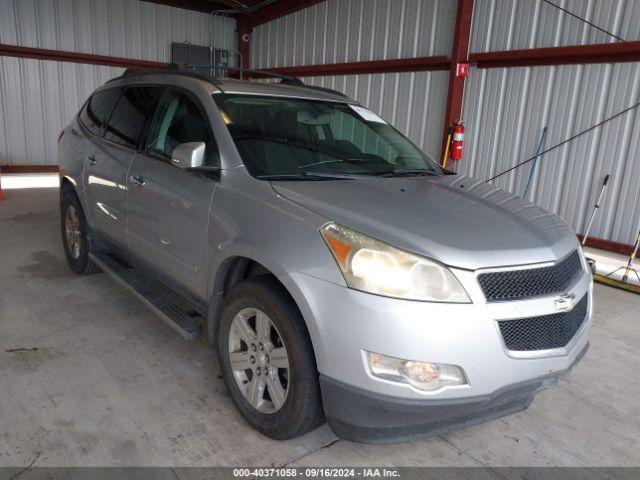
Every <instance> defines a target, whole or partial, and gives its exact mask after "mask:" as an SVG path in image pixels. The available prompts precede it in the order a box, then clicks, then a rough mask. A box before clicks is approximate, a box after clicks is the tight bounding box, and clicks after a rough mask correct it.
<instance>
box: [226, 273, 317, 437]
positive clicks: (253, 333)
mask: <svg viewBox="0 0 640 480" xmlns="http://www.w3.org/2000/svg"><path fill="white" fill-rule="evenodd" d="M217 349H218V360H219V362H220V366H221V369H222V375H223V378H224V381H225V383H226V385H227V388H228V389H229V391H230V392H231V396H232V398H233V400H234V402H235V404H236V406H237V408H238V410H239V411H240V413H241V414H242V416H243V417H244V418H245V420H246V421H247V422H248V423H249V424H250V425H251V426H252V427H253V428H255V429H256V430H258V431H259V432H261V433H263V434H264V435H267V436H268V437H271V438H275V439H278V440H284V439H288V438H293V437H297V436H300V435H302V434H304V433H306V432H308V431H309V430H312V429H313V428H315V427H317V426H318V425H319V424H320V423H321V422H322V420H323V418H324V412H323V410H322V401H321V396H320V386H319V384H318V371H317V369H316V364H315V356H314V353H313V348H312V346H311V341H310V339H309V335H308V333H307V331H306V328H305V326H304V321H303V319H302V316H301V315H300V312H299V311H298V308H297V306H296V305H295V304H294V303H293V301H292V300H291V298H290V297H289V296H288V295H287V294H286V292H285V291H284V290H283V289H282V287H280V286H279V285H277V284H276V283H275V282H270V281H268V280H245V281H243V282H241V283H239V284H238V285H236V286H235V287H234V288H233V289H232V290H231V292H230V293H229V294H228V295H227V296H226V297H225V300H224V304H223V307H222V313H221V317H220V323H219V325H218V334H217Z"/></svg>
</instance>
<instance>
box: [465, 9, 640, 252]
mask: <svg viewBox="0 0 640 480" xmlns="http://www.w3.org/2000/svg"><path fill="white" fill-rule="evenodd" d="M558 4H559V5H561V6H562V7H563V8H566V9H568V10H569V11H572V12H574V13H576V14H577V15H580V16H583V17H585V18H586V19H588V20H589V21H591V22H593V23H595V24H596V25H598V26H600V27H602V28H604V29H605V30H608V31H611V32H612V33H614V34H616V35H618V36H621V37H622V38H624V39H626V40H638V39H639V38H640V2H638V1H635V0H627V1H625V0H572V1H566V0H565V1H561V0H558ZM609 41H612V39H611V37H608V36H607V35H606V34H604V33H602V32H599V31H598V30H597V29H594V28H593V27H590V26H589V25H587V24H585V23H584V22H581V21H579V20H577V19H575V18H573V17H571V16H569V15H567V14H565V13H563V12H561V11H560V10H558V9H556V8H554V7H552V6H549V5H548V4H546V3H544V2H542V1H541V0H518V1H516V0H476V6H475V11H474V22H473V34H472V51H495V50H509V49H521V48H533V47H549V46H564V45H575V44H588V43H598V42H599V43H605V42H609ZM613 41H615V40H613ZM465 88H466V89H465V98H464V111H463V117H464V119H465V122H466V125H467V130H466V132H467V136H466V140H467V143H466V151H467V154H466V158H465V160H463V161H462V162H460V163H459V165H456V169H457V170H458V171H460V172H462V173H468V174H471V175H474V176H475V177H477V178H480V179H485V178H490V177H491V176H493V175H495V174H496V173H498V172H502V171H504V170H505V169H507V168H509V167H510V166H512V165H514V164H516V163H517V162H520V161H522V160H525V159H527V158H529V157H532V156H533V155H534V154H535V151H536V147H537V145H538V142H539V139H540V135H541V133H542V129H543V127H544V126H547V127H548V134H547V138H546V146H547V147H550V146H552V145H555V144H557V143H559V142H561V141H563V140H565V139H567V138H569V137H571V136H572V135H573V134H575V133H577V132H580V131H582V130H584V129H586V128H589V127H590V126H592V125H595V124H597V123H598V122H600V121H602V120H604V119H605V118H607V117H609V116H611V115H614V114H615V113H617V112H619V111H621V110H624V109H625V108H626V107H629V106H631V105H633V104H635V103H637V102H638V101H640V64H638V63H624V64H603V65H564V66H557V67H527V68H511V69H488V70H480V69H472V70H471V73H470V75H469V78H468V79H467V83H466V87H465ZM639 154H640V115H638V114H637V112H636V111H632V112H630V113H628V114H626V115H625V116H623V117H620V118H618V119H616V120H613V121H611V122H610V123H608V124H606V125H605V126H604V127H602V128H598V129H596V130H594V131H593V132H591V133H588V134H586V135H584V136H582V137H581V138H579V139H577V140H575V141H573V142H571V143H569V144H566V145H565V146H563V147H560V148H558V149H557V150H555V151H553V152H550V153H549V154H547V155H545V156H544V157H543V159H542V160H540V161H539V162H538V165H537V168H536V171H535V175H534V177H533V180H532V185H531V187H530V188H529V193H528V195H527V198H528V199H529V200H531V201H533V202H535V203H537V204H539V205H541V206H542V207H544V208H546V209H548V210H550V211H552V212H554V213H557V214H558V215H560V216H561V217H563V218H564V219H566V220H567V221H568V222H569V224H570V225H571V226H572V227H573V228H574V229H575V230H576V231H577V232H583V231H584V229H585V228H586V224H587V222H588V219H589V216H590V215H591V211H592V209H593V204H594V203H595V199H596V197H597V194H598V192H599V188H600V185H601V183H602V180H603V178H604V176H605V175H606V174H607V173H609V174H611V180H610V183H609V188H608V191H607V194H606V197H605V199H604V202H603V206H602V208H601V209H600V211H599V213H598V216H597V217H596V221H595V223H594V226H593V230H592V232H591V235H592V236H595V237H599V238H604V239H609V240H613V241H617V242H622V243H627V244H631V243H633V240H634V237H635V234H636V233H637V227H638V222H639V221H640V161H639V160H638V158H639ZM529 172H530V168H529V166H526V167H523V168H520V169H519V170H517V171H515V172H513V173H510V174H507V175H504V176H502V177H501V178H500V179H498V180H496V184H497V185H498V186H500V187H502V188H504V189H506V190H509V191H511V192H513V193H515V194H519V195H521V194H522V193H523V191H524V188H525V185H526V182H527V179H528V176H529Z"/></svg>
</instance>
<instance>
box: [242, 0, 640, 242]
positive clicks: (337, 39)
mask: <svg viewBox="0 0 640 480" xmlns="http://www.w3.org/2000/svg"><path fill="white" fill-rule="evenodd" d="M556 1H557V3H558V4H559V5H560V6H561V7H563V8H566V9H567V10H569V11H571V12H574V13H575V14H576V15H579V16H582V17H585V18H586V19H588V20H589V21H591V22H593V23H595V24H597V25H599V26H600V27H602V28H604V29H605V30H608V31H612V32H613V33H614V34H616V35H619V36H621V37H623V38H624V39H626V40H637V39H639V38H640V1H637V0H556ZM456 5H457V4H456V2H455V1H454V0H440V1H438V0H349V1H340V0H329V1H327V2H324V3H321V4H318V5H316V6H314V7H312V8H308V9H305V10H301V11H299V12H297V13H295V14H292V15H289V16H287V17H284V18H281V19H279V20H276V21H274V22H270V23H268V24H265V25H263V26H261V27H259V28H258V29H256V31H255V32H254V36H253V41H252V65H253V66H254V67H256V68H261V67H281V66H291V65H309V64H321V63H335V62H344V61H356V60H378V59H386V58H401V57H413V56H423V55H449V54H450V52H451V35H452V32H453V27H454V23H455V14H456ZM610 41H615V40H613V39H612V38H611V37H609V36H608V35H606V34H605V33H603V32H600V31H598V30H597V29H595V28H593V27H590V26H588V25H587V24H585V23H584V22H582V21H580V20H578V19H576V18H573V17H571V16H570V15H568V14H566V13H564V12H562V11H561V10H558V9H557V8H554V7H552V6H550V5H548V4H546V3H544V2H542V0H476V4H475V9H474V20H473V31H472V37H471V51H473V52H481V51H497V50H512V49H525V48H536V47H550V46H562V45H576V44H588V43H605V42H610ZM447 78H448V73H447V72H430V73H429V72H425V73H414V74H411V73H402V74H380V75H359V76H343V77H324V78H313V79H307V80H306V81H309V82H310V83H312V84H315V85H320V86H325V87H330V88H337V89H339V90H342V91H344V92H345V93H346V94H347V95H349V96H351V97H353V98H356V99H357V100H358V101H360V102H361V103H363V104H365V105H368V106H369V107H370V108H372V109H373V110H374V111H376V112H378V113H379V114H380V115H381V116H383V117H384V118H386V119H387V120H389V121H390V122H392V123H394V124H395V125H397V126H398V128H399V129H400V130H402V131H403V132H404V133H405V134H407V135H408V136H409V138H411V139H412V140H413V141H414V142H416V143H417V144H418V145H420V146H421V147H422V148H423V149H424V150H425V151H426V152H427V153H429V154H430V155H432V156H435V157H438V156H439V155H440V132H441V128H442V124H443V115H444V105H445V99H446V94H447ZM639 97H640V65H639V64H635V63H633V64H618V65H586V66H585V65H572V66H559V67H535V68H514V69H491V70H478V69H474V68H472V70H471V73H470V76H469V78H468V79H467V85H466V92H465V100H464V112H463V117H464V120H465V122H466V126H467V136H466V139H467V143H466V146H465V150H466V155H465V159H464V160H463V161H462V162H460V163H459V164H457V165H456V166H455V168H456V169H457V170H459V171H460V172H461V173H468V174H471V175H474V176H476V177H478V178H480V179H487V178H489V177H491V176H492V175H494V174H495V173H498V172H500V171H503V170H504V169H506V168H508V167H509V166H511V165H513V164H515V163H517V162H518V161H522V160H524V159H526V158H528V157H530V156H533V154H534V153H535V149H536V146H537V143H538V141H539V138H540V134H541V132H542V128H543V127H544V126H545V125H547V126H548V128H549V132H548V136H547V140H546V145H547V146H551V145H553V144H555V143H558V142H560V141H562V140H564V139H565V138H568V137H570V136H571V135H572V134H574V133H576V132H578V131H580V130H583V129H585V128H588V127H590V126H591V125H594V124H596V123H598V122H599V121H601V120H603V119H604V118H606V117H608V116H610V115H612V114H614V113H616V112H618V111H620V110H622V109H624V108H625V107H627V106H629V105H632V104H634V103H636V102H638V101H639ZM639 130H640V115H637V113H636V112H635V111H634V112H632V113H630V114H628V115H626V116H624V117H622V118H619V119H617V120H615V121H613V122H611V123H610V124H608V125H606V126H605V127H604V128H600V129H597V130H596V131H594V132H593V133H589V134H587V135H585V136H584V137H582V138H581V139H579V140H577V141H575V142H572V143H570V144H568V145H566V146H565V147H562V148H560V149H558V150H556V151H554V152H552V153H550V154H548V155H546V156H545V158H544V160H541V161H540V162H539V163H538V168H537V170H536V174H535V176H534V179H533V182H532V187H531V188H530V191H529V195H528V198H529V199H530V200H532V201H534V202H536V203H538V204H540V205H542V206H543V207H544V208H547V209H549V210H551V211H553V212H555V213H557V214H559V215H561V216H562V217H563V218H565V219H566V220H567V221H568V222H569V223H570V224H571V226H572V227H573V228H574V229H575V230H576V231H578V232H581V231H583V230H584V228H585V227H586V223H587V221H588V218H589V215H590V214H591V210H592V208H593V203H594V201H595V197H596V196H597V193H598V188H599V185H600V184H601V182H602V179H603V177H604V175H605V174H606V173H610V174H611V182H610V184H609V189H608V191H607V195H606V198H605V201H604V205H603V208H602V209H601V210H600V212H599V215H598V217H597V219H596V222H595V224H594V229H593V231H592V235H594V236H597V237H600V238H605V239H610V240H614V241H618V242H623V243H633V238H634V235H635V233H636V232H637V224H638V221H639V219H640V161H638V155H639V154H640V135H639V134H640V131H639ZM528 175H529V168H528V167H526V168H522V169H520V170H518V171H517V172H516V173H514V174H509V175H505V176H503V177H501V178H500V179H499V180H498V181H497V182H496V183H497V184H498V185H499V186H501V187H502V188H505V189H507V190H509V191H511V192H514V193H516V194H521V193H522V191H523V190H524V185H525V183H526V180H527V177H528Z"/></svg>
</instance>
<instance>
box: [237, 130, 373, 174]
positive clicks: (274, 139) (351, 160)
mask: <svg viewBox="0 0 640 480" xmlns="http://www.w3.org/2000/svg"><path fill="white" fill-rule="evenodd" d="M233 139H234V140H264V141H266V142H273V143H279V144H281V145H289V146H291V147H297V148H302V149H304V150H309V151H310V152H314V153H322V154H324V155H329V156H330V157H333V158H336V159H338V160H340V161H343V162H347V163H362V160H360V159H354V158H349V157H346V156H344V155H340V154H339V153H337V152H334V151H331V150H325V149H324V148H317V147H314V146H313V145H308V144H305V143H299V142H294V141H291V140H288V139H286V138H281V137H274V136H271V135H260V134H257V133H256V134H253V133H246V134H244V133H243V134H239V135H235V136H233ZM312 165H315V164H313V163H312V164H309V165H303V166H301V167H300V168H304V167H308V166H312Z"/></svg>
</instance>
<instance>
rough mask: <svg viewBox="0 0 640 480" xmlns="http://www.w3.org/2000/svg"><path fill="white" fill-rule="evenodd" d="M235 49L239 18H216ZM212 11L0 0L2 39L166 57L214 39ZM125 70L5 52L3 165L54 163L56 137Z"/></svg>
mask: <svg viewBox="0 0 640 480" xmlns="http://www.w3.org/2000/svg"><path fill="white" fill-rule="evenodd" d="M215 22H216V23H215V24H214V32H215V36H214V41H215V44H216V46H221V47H222V48H231V49H235V43H236V40H235V32H234V31H235V20H231V19H225V20H221V19H216V20H215ZM209 36H210V34H209V16H208V15H206V14H203V13H199V12H193V11H188V10H182V9H178V8H171V7H165V6H161V5H156V4H153V3H147V2H141V1H138V0H0V43H7V44H13V45H22V46H26V47H35V48H45V49H53V50H65V51H74V52H82V53H91V54H98V55H108V56H115V57H126V58H133V59H142V60H155V61H164V62H168V61H169V60H170V45H171V42H174V41H176V42H183V41H185V42H191V43H194V44H199V45H208V44H209ZM121 73H122V69H120V68H111V67H101V66H93V65H82V64H75V63H60V62H53V61H43V60H30V59H19V58H12V57H0V105H1V111H0V165H2V164H14V165H50V164H56V163H57V160H56V135H57V132H58V131H59V130H60V129H61V128H62V127H63V126H64V125H66V124H67V123H68V122H69V121H70V119H71V118H72V117H73V115H74V114H75V113H76V112H77V111H78V109H79V108H80V105H81V104H82V102H84V100H85V99H86V98H87V96H88V95H89V94H90V93H91V92H92V91H93V90H95V89H96V88H97V87H98V86H100V85H102V84H103V83H104V82H105V81H107V80H108V79H110V78H112V77H115V76H118V75H120V74H121Z"/></svg>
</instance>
